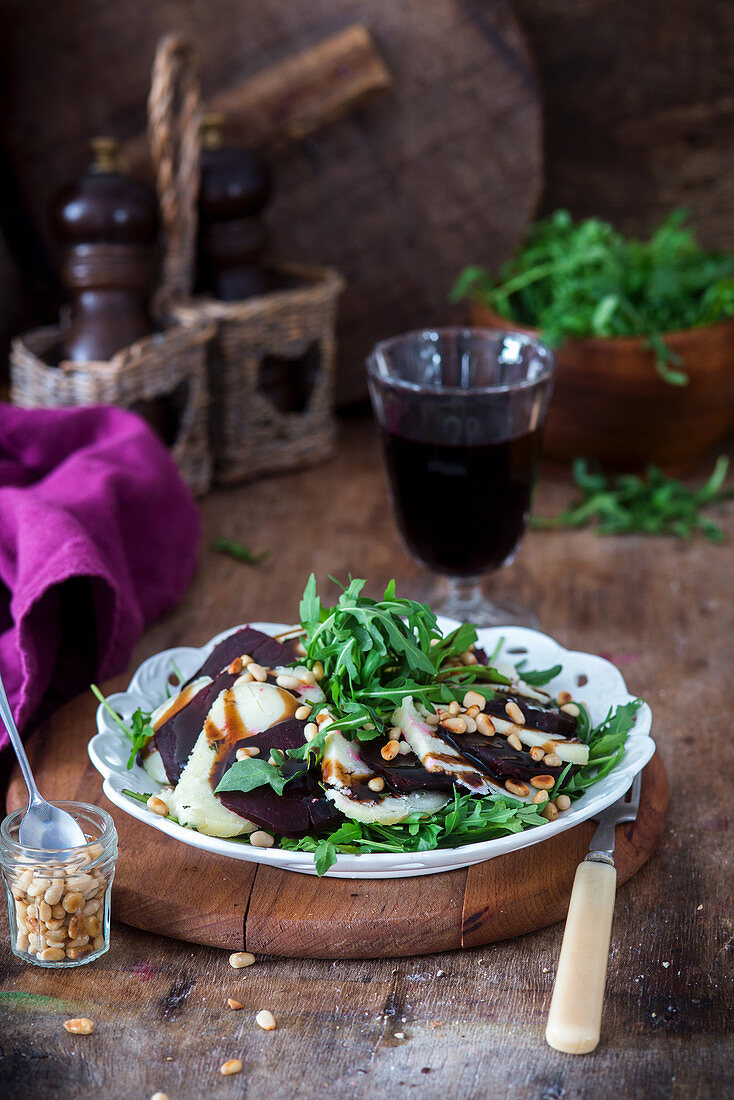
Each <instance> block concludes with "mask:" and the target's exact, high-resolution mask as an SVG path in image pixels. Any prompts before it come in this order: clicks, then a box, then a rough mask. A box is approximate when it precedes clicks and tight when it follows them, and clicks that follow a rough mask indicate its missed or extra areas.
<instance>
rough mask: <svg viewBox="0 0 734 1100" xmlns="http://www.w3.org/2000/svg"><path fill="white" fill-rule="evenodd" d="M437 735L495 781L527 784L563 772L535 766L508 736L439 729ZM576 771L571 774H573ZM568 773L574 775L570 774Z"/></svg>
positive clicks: (544, 766) (539, 764) (441, 727)
mask: <svg viewBox="0 0 734 1100" xmlns="http://www.w3.org/2000/svg"><path fill="white" fill-rule="evenodd" d="M436 733H437V735H438V736H439V737H440V738H441V739H442V740H444V741H445V742H446V744H447V745H451V747H452V748H454V749H457V751H458V752H460V753H461V755H462V756H465V757H466V759H467V760H470V761H471V762H472V764H476V766H477V767H478V768H480V769H481V770H482V771H483V772H484V773H485V774H486V775H490V776H492V778H493V779H522V780H525V781H526V782H527V781H528V780H530V779H532V777H533V776H534V775H552V776H553V778H554V779H557V778H558V776H559V775H560V774H561V772H562V771H563V769H564V767H565V766H566V765H565V764H564V765H562V766H561V767H555V768H549V767H548V765H547V764H544V763H543V761H542V760H541V761H539V762H538V763H536V762H535V761H534V760H533V759H532V758H531V756H530V753H529V752H526V751H525V750H520V749H514V748H513V747H512V745H510V744H509V743H508V741H507V739H506V738H505V737H484V736H483V734H481V733H453V732H452V731H451V730H447V729H444V728H443V726H437V727H436ZM573 770H574V769H573V768H572V769H571V772H573ZM569 774H571V773H570V772H569Z"/></svg>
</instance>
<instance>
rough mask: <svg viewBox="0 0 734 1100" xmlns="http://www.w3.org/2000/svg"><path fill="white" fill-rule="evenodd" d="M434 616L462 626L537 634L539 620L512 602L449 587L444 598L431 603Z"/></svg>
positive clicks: (477, 589) (471, 589)
mask: <svg viewBox="0 0 734 1100" xmlns="http://www.w3.org/2000/svg"><path fill="white" fill-rule="evenodd" d="M432 607H433V610H434V611H435V612H436V614H437V615H444V616H445V617H446V618H447V619H458V621H459V622H462V623H474V624H475V625H476V626H479V627H487V626H527V627H530V628H531V629H532V630H537V628H538V620H537V618H536V617H535V615H534V614H533V612H532V611H530V610H529V609H528V608H527V607H523V606H522V604H517V603H514V602H513V601H512V600H490V599H489V598H488V597H487V596H485V595H484V593H483V592H482V590H481V589H480V588H479V587H478V586H477V587H476V588H475V587H472V588H470V589H468V590H467V589H464V588H463V587H459V586H455V585H453V584H450V585H449V590H448V592H447V593H446V595H445V596H444V597H443V598H440V597H439V599H437V600H435V601H434V602H433V603H432Z"/></svg>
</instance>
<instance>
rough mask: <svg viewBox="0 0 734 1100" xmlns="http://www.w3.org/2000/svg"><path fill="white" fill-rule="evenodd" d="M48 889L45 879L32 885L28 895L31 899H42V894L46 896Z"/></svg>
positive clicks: (27, 892) (28, 889)
mask: <svg viewBox="0 0 734 1100" xmlns="http://www.w3.org/2000/svg"><path fill="white" fill-rule="evenodd" d="M47 889H48V886H47V885H46V882H45V881H44V880H43V879H38V880H37V881H35V882H32V883H31V884H30V886H29V887H28V888H27V889H26V894H27V895H28V897H29V898H40V896H41V894H45V893H46V890H47Z"/></svg>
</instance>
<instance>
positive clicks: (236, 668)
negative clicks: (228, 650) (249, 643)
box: [227, 657, 242, 676]
mask: <svg viewBox="0 0 734 1100" xmlns="http://www.w3.org/2000/svg"><path fill="white" fill-rule="evenodd" d="M227 672H228V673H229V674H230V676H237V675H239V673H240V672H242V658H241V657H235V659H234V661H232V664H231V665H230V666H229V668H228V669H227Z"/></svg>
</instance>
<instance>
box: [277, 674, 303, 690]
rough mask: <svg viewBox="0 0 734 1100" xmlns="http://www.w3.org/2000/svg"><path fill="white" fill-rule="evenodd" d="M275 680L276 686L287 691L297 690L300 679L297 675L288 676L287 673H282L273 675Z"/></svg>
mask: <svg viewBox="0 0 734 1100" xmlns="http://www.w3.org/2000/svg"><path fill="white" fill-rule="evenodd" d="M275 682H276V684H277V685H278V687H282V688H285V689H286V690H287V691H298V689H299V687H300V686H301V681H300V680H299V679H298V677H297V676H289V675H288V674H287V673H283V674H282V675H281V676H276V677H275Z"/></svg>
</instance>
